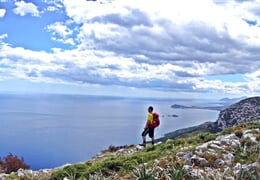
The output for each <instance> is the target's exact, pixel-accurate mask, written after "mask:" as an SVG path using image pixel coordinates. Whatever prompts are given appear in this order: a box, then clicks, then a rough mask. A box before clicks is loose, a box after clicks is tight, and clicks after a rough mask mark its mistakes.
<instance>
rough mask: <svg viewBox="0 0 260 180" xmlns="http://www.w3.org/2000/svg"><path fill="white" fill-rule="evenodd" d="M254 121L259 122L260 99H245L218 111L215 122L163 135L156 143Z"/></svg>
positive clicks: (217, 130)
mask: <svg viewBox="0 0 260 180" xmlns="http://www.w3.org/2000/svg"><path fill="white" fill-rule="evenodd" d="M226 100H227V99H226ZM230 100H231V99H230ZM233 100H234V99H233ZM172 107H175V108H194V107H192V106H182V105H176V104H175V105H173V106H172ZM255 120H260V97H251V98H246V99H243V100H241V101H239V102H237V103H235V104H232V105H230V106H228V107H227V108H225V109H224V110H221V111H220V113H219V117H218V119H217V120H216V122H205V123H203V124H200V125H198V126H192V127H188V128H183V129H178V130H176V131H173V132H170V133H167V134H165V135H164V137H162V138H159V139H158V141H166V140H167V139H173V138H177V137H183V136H187V135H190V134H192V133H196V132H211V133H216V132H219V131H221V130H223V129H225V128H229V127H232V126H235V125H237V124H240V123H244V122H249V121H255Z"/></svg>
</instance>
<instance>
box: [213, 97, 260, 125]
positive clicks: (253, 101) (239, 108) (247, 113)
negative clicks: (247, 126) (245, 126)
mask: <svg viewBox="0 0 260 180" xmlns="http://www.w3.org/2000/svg"><path fill="white" fill-rule="evenodd" d="M259 119H260V97H251V98H247V99H244V100H242V101H240V102H238V103H235V104H233V105H231V106H229V107H228V108H226V109H225V110H222V111H221V112H220V114H219V117H218V120H217V125H218V127H219V128H220V129H226V128H229V127H232V126H234V125H238V124H240V123H244V122H249V121H255V120H259Z"/></svg>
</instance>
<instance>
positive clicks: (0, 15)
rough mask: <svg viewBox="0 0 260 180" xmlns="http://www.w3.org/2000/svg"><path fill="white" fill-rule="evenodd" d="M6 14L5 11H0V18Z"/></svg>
mask: <svg viewBox="0 0 260 180" xmlns="http://www.w3.org/2000/svg"><path fill="white" fill-rule="evenodd" d="M5 13H6V10H5V9H0V18H2V17H4V16H5Z"/></svg>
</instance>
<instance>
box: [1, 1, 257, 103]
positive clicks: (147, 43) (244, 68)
mask: <svg viewBox="0 0 260 180" xmlns="http://www.w3.org/2000/svg"><path fill="white" fill-rule="evenodd" d="M1 92H2V93H3V92H12V93H15V92H17V93H21V92H22V93H24V92H26V93H70V94H97V95H100V94H102V95H120V96H121V95H126V96H145V97H150V96H158V97H201V98H202V97H203V98H204V97H214V98H215V97H225V96H236V97H238V96H239V97H240V96H253V95H257V94H259V92H260V1H259V0H248V1H241V0H227V1H224V0H198V1H193V0H181V1H180V0H162V1H158V0H149V1H147V0H95V1H94V0H92V1H91V0H32V1H30V0H26V1H23V0H22V1H20V0H19V1H18V0H0V93H1Z"/></svg>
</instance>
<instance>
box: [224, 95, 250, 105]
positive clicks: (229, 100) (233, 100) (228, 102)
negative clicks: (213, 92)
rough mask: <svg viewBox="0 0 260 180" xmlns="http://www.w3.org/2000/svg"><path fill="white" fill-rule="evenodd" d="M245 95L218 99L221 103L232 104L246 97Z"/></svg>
mask: <svg viewBox="0 0 260 180" xmlns="http://www.w3.org/2000/svg"><path fill="white" fill-rule="evenodd" d="M246 98H247V97H246V96H243V97H239V98H222V99H220V100H219V101H220V102H221V103H222V104H229V105H230V104H234V103H236V102H238V101H241V100H243V99H246Z"/></svg>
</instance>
